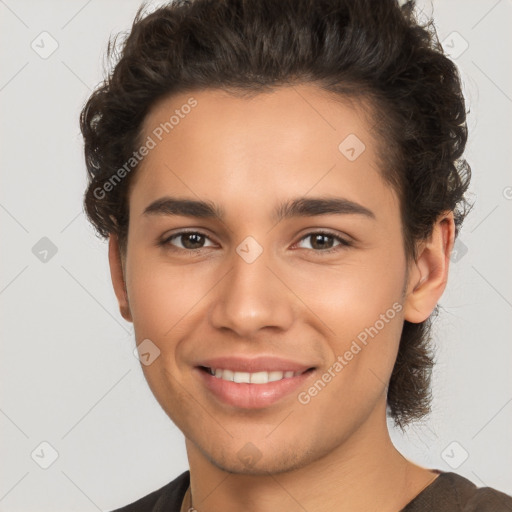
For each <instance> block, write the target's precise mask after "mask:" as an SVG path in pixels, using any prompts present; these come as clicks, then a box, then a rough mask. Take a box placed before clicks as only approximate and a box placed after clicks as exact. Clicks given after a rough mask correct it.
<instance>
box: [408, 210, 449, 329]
mask: <svg viewBox="0 0 512 512" xmlns="http://www.w3.org/2000/svg"><path fill="white" fill-rule="evenodd" d="M454 239H455V223H454V218H453V212H449V213H447V214H443V215H441V216H440V217H439V219H438V220H437V221H436V223H435V225H434V227H433V230H432V234H431V236H430V238H429V239H428V240H426V241H423V242H421V243H420V245H419V248H418V256H417V258H416V261H415V262H414V263H413V264H412V268H411V269H410V271H409V282H408V283H407V290H408V291H407V296H406V298H405V302H404V318H405V320H407V321H409V322H411V323H420V322H423V321H424V320H426V319H427V318H428V317H429V316H430V314H431V313H432V311H433V310H434V308H435V307H436V305H437V303H438V302H439V299H440V298H441V295H442V294H443V292H444V290H445V288H446V283H447V282H448V269H449V264H450V254H451V251H452V249H453V243H454Z"/></svg>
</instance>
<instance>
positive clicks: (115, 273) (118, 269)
mask: <svg viewBox="0 0 512 512" xmlns="http://www.w3.org/2000/svg"><path fill="white" fill-rule="evenodd" d="M108 261H109V265H110V277H111V279H112V285H113V287H114V292H115V294H116V297H117V302H118V303H119V311H120V312H121V316H122V317H123V318H124V319H125V320H127V321H128V322H132V321H133V319H132V314H131V312H130V305H129V303H128V293H127V291H126V283H125V277H124V270H123V261H122V257H121V251H120V248H119V239H118V237H117V236H116V235H110V238H109V243H108Z"/></svg>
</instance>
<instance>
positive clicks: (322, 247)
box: [299, 232, 350, 252]
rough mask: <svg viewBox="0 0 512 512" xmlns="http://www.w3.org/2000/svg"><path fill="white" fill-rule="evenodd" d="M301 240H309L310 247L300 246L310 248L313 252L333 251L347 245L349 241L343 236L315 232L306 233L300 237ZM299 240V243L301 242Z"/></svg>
mask: <svg viewBox="0 0 512 512" xmlns="http://www.w3.org/2000/svg"><path fill="white" fill-rule="evenodd" d="M302 241H309V245H310V247H302V248H304V249H312V250H313V251H315V252H334V251H336V250H338V249H342V248H343V247H349V246H350V243H349V242H347V241H346V240H344V239H343V238H341V237H339V236H337V235H334V234H332V233H324V232H316V233H308V234H307V235H306V236H304V237H302V238H301V242H302ZM301 242H299V244H300V243H301Z"/></svg>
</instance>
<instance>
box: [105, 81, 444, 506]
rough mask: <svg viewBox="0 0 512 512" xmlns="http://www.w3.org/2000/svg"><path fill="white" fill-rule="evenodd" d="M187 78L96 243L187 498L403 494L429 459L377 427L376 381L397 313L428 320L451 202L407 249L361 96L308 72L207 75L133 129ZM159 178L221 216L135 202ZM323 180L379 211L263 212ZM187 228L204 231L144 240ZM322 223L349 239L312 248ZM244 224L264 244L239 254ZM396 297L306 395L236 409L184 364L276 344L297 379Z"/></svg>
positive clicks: (197, 502)
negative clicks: (313, 79) (212, 83)
mask: <svg viewBox="0 0 512 512" xmlns="http://www.w3.org/2000/svg"><path fill="white" fill-rule="evenodd" d="M191 96H193V97H194V98H195V99H196V100H197V102H198V104H197V106H196V107H195V108H194V109H193V110H192V111H191V113H190V114H188V115H187V116H186V117H185V118H184V119H182V120H180V123H179V124H178V125H177V126H175V127H174V129H173V131H172V132H171V133H169V134H168V135H166V136H165V137H164V138H163V140H162V141H161V142H159V143H158V144H157V146H156V147H155V148H154V149H152V150H151V151H150V152H149V154H148V155H147V156H146V157H145V159H144V160H143V162H142V164H141V166H140V168H139V169H138V170H137V173H136V174H135V175H134V176H133V179H132V183H131V189H130V195H129V212H130V224H129V231H128V243H127V249H126V253H121V251H120V249H119V245H118V240H117V238H116V237H115V236H111V237H110V244H109V260H110V266H111V273H112V282H113V286H114V289H115V292H116V296H117V298H118V301H119V307H120V311H121V313H122V315H123V317H124V318H125V319H126V320H128V321H131V322H133V324H134V330H135V336H136V341H137V343H140V342H141V341H142V340H144V339H147V338H148V339H150V340H151V341H152V342H153V343H154V344H155V345H157V346H158V348H159V350H160V356H159V357H158V358H156V359H155V360H154V362H152V363H151V364H150V365H148V366H144V365H143V366H142V368H143V371H144V374H145V377H146V379H147V382H148V384H149V386H150V388H151V390H152V392H153V393H154V395H155V397H156V399H157V400H158V402H159V403H160V405H161V406H162V408H163V409H164V410H165V412H166V413H167V414H168V415H169V417H170V418H171V419H172V421H174V422H175V423H176V425H177V426H178V427H179V428H180V429H181V430H182V432H183V433H184V435H185V437H186V448H187V454H188V459H189V464H190V472H191V493H192V504H193V506H194V507H195V508H196V509H197V510H198V511H199V512H206V511H207V512H217V511H219V512H220V511H221V510H222V511H223V512H229V511H235V510H247V511H253V512H258V511H268V510H279V509H281V510H287V511H303V510H308V511H310V512H312V511H323V512H325V511H334V510H342V509H343V510H350V511H352V512H357V511H366V512H367V511H372V510H375V511H377V510H378V511H380V512H385V511H396V510H399V509H401V508H402V507H403V506H405V505H406V504H407V503H408V502H409V501H410V500H411V499H412V498H413V497H414V496H416V495H417V494H418V493H419V492H420V491H421V490H422V489H423V488H425V487H426V486H427V485H428V484H429V483H430V482H432V481H433V479H435V474H434V473H433V472H431V471H429V470H427V469H425V468H422V467H420V466H417V465H415V464H413V463H412V462H410V461H408V460H407V459H405V458H404V457H403V456H402V455H401V454H400V453H399V452H398V451H397V450H396V449H395V447H394V446H393V444H392V443H391V440H390V437H389V433H388V429H387V426H386V416H385V412H386V386H387V383H388V382H389V379H390V375H391V372H392V369H393V365H394V362H395V358H396V354H397V351H398V344H399V340H400V332H401V329H402V325H403V321H404V320H405V319H406V320H408V321H411V322H421V321H423V320H425V319H426V318H427V317H428V316H429V315H430V313H431V312H432V310H433V308H434V307H435V305H436V304H437V302H438V300H439V298H440V297H441V295H442V293H443V291H444V289H445V286H446V282H447V278H448V265H449V255H450V252H451V250H452V247H453V241H454V222H453V215H452V213H451V212H446V213H445V214H443V215H442V216H440V218H439V219H438V221H437V222H436V224H435V226H434V229H433V232H432V236H431V238H430V239H429V240H425V241H423V242H422V243H421V244H419V247H418V258H417V261H415V262H409V263H408V262H407V260H406V257H405V254H404V245H403V239H402V231H401V221H400V212H399V202H398V198H397V195H396V193H395V192H394V190H393V189H392V188H391V187H390V185H389V184H388V183H387V182H385V181H384V180H383V178H382V176H381V172H380V170H379V167H378V159H377V153H376V151H377V147H378V146H377V144H378V141H376V140H375V139H374V138H373V136H372V134H371V133H370V131H369V126H370V124H369V121H368V118H367V116H365V115H364V113H363V110H362V108H360V107H361V105H359V104H357V103H356V104H348V103H346V102H345V103H344V102H340V101H336V100H335V99H334V98H333V97H332V96H330V95H328V94H326V93H325V92H323V91H321V90H320V89H318V88H316V87H315V86H313V85H301V86H296V87H283V88H281V89H277V90H276V91H275V92H273V93H272V94H258V95H256V96H255V97H253V98H250V99H249V98H236V97H234V96H231V95H229V94H227V93H226V92H223V91H220V90H211V89H210V90H203V91H199V92H194V93H193V94H192V93H188V94H185V93H183V94H179V95H175V96H172V97H169V98H165V99H164V100H161V101H159V102H158V103H157V104H155V105H154V107H153V108H152V110H151V111H150V113H149V114H148V116H147V118H146V120H145V123H144V138H145V137H146V136H147V135H150V134H151V133H152V130H153V129H154V128H155V127H156V126H158V125H159V123H161V122H165V121H166V120H168V119H169V117H170V115H172V114H173V112H174V110H175V109H177V108H178V109H179V108H180V106H181V105H183V104H184V103H186V102H187V100H188V99H189V98H190V97H191ZM349 134H356V135H357V137H358V138H359V139H360V140H361V141H363V142H364V144H365V146H366V149H365V151H364V152H363V153H362V154H361V155H360V156H359V157H358V158H357V159H356V160H355V161H353V162H351V161H349V160H348V159H347V158H346V157H345V156H344V155H343V154H342V153H341V152H340V150H339V149H338V145H339V144H340V142H341V141H343V140H344V139H345V138H346V137H347V136H348V135H349ZM164 196H174V197H180V198H190V199H193V200H198V199H201V200H207V201H212V202H214V203H215V204H217V205H219V207H222V209H223V210H224V212H225V217H224V218H223V220H222V221H219V220H217V219H204V218H200V219H198V218H194V217H185V216H172V215H163V214H160V215H158V214H154V215H147V214H144V210H145V208H146V207H147V206H148V205H149V204H151V203H152V202H153V201H155V200H157V199H160V198H161V197H164ZM334 196H336V197H343V198H346V199H349V200H351V201H354V202H356V203H358V204H360V205H362V206H364V207H365V208H367V209H369V210H371V211H372V212H373V213H374V216H375V218H370V217H367V216H364V215H360V214H353V213H352V214H324V215H316V216H312V217H296V218H290V219H285V220H282V221H281V222H278V223H276V222H275V221H273V220H272V218H271V214H272V211H273V208H274V206H275V205H276V204H277V203H280V202H283V201H287V200H290V199H294V198H297V197H308V198H310V197H334ZM183 229H187V230H192V231H194V230H197V231H199V232H200V233H202V234H205V235H206V237H207V238H205V239H204V240H203V239H199V240H200V243H199V244H198V243H197V239H194V238H192V239H191V238H190V236H189V237H184V238H183V237H181V238H180V237H175V238H174V239H172V243H171V241H168V243H167V245H166V246H161V245H158V241H159V240H162V239H164V238H165V237H169V236H170V235H172V234H176V233H178V232H179V231H181V230H183ZM319 230H328V231H329V232H330V233H331V234H333V235H338V236H340V237H342V238H345V239H346V240H351V241H352V245H351V246H349V247H346V246H343V245H341V246H340V245H339V242H338V241H337V240H336V239H334V238H327V239H326V240H325V243H326V244H327V248H334V249H335V251H334V252H332V253H329V254H324V253H323V250H322V247H320V248H318V245H314V244H315V237H311V236H307V235H308V234H309V235H311V233H313V234H314V233H316V232H317V231H319ZM247 236H252V237H253V238H254V239H255V240H256V241H257V242H258V243H259V245H260V246H261V247H262V248H263V252H262V254H261V255H260V256H259V257H258V258H257V259H256V260H255V261H254V262H253V263H250V264H249V263H247V262H246V261H245V260H244V259H243V258H241V257H240V256H239V254H238V253H237V252H236V248H237V247H238V245H239V244H240V243H241V242H242V241H243V240H244V239H245V238H246V237H247ZM191 242H192V243H191ZM194 243H196V245H195V246H194V245H193V244H194ZM173 244H174V245H173ZM185 244H188V245H185ZM201 244H202V247H203V248H200V249H194V247H201ZM173 247H174V250H173V249H172V248H173ZM183 247H192V250H190V251H188V252H187V251H186V250H185V249H183ZM193 251H196V252H195V255H192V254H191V253H192V252H193ZM407 271H408V272H407ZM407 275H408V279H406V278H407ZM393 304H399V305H401V306H402V309H401V311H400V312H398V313H397V314H396V316H395V317H394V318H393V319H392V320H390V321H389V322H388V323H386V325H385V327H384V328H383V329H381V330H380V331H379V332H378V335H377V336H375V338H373V339H372V340H371V342H369V343H368V345H367V346H365V347H364V348H363V349H362V350H361V352H359V353H358V354H357V356H355V357H354V358H353V359H352V360H351V361H350V362H349V363H348V364H347V365H346V366H345V367H344V369H343V370H342V371H341V372H339V373H338V374H337V375H336V377H335V378H333V379H332V381H331V382H329V383H328V385H327V386H326V387H325V388H324V389H323V390H322V391H321V392H320V393H318V395H317V396H315V397H314V398H312V399H311V401H310V402H309V403H308V404H307V405H302V404H301V403H299V402H298V400H297V393H292V394H291V395H289V396H287V397H285V398H284V399H281V400H280V401H279V402H277V403H275V404H273V405H272V406H269V407H266V408H264V409H258V410H241V409H237V408H234V407H231V406H228V405H225V404H223V403H221V402H219V401H218V400H217V399H216V398H215V397H214V396H213V395H212V394H211V393H210V392H209V391H208V390H207V389H206V388H205V387H204V385H203V384H202V381H201V380H200V379H199V378H198V377H197V374H196V372H195V371H194V370H193V365H194V363H196V362H197V361H198V360H199V359H201V358H202V359H205V358H208V357H215V356H221V355H233V354H237V355H247V356H254V355H260V354H264V355H275V356H281V357H284V358H288V359H292V360H294V361H301V362H308V363H310V364H311V366H315V367H316V370H315V373H314V375H313V376H311V377H310V379H309V380H308V381H307V384H306V385H305V386H304V387H303V388H302V390H307V389H308V388H309V387H310V386H311V385H312V383H313V382H314V381H315V380H316V379H317V378H318V377H319V376H320V375H322V374H323V373H324V372H325V371H327V369H328V368H329V367H331V366H332V364H333V362H334V361H335V360H336V357H337V355H339V354H343V353H345V351H346V350H348V349H349V347H350V344H351V343H352V341H353V340H354V339H356V337H357V335H358V334H359V333H360V332H361V331H363V330H364V329H365V328H366V327H369V326H373V325H374V324H375V322H376V321H377V320H378V319H379V318H380V315H381V314H384V313H386V311H387V310H389V309H390V308H391V307H392V305H393ZM299 391H300V390H299ZM247 443H252V445H254V446H255V447H256V450H257V453H258V454H259V460H258V461H257V462H256V463H255V464H254V465H247V464H246V463H244V461H243V460H241V458H239V452H240V450H242V449H243V448H244V446H246V444H247Z"/></svg>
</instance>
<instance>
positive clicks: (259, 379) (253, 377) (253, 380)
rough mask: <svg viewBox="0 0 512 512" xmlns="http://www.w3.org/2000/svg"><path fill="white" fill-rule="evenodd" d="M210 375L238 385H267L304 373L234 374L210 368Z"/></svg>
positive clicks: (229, 371) (230, 371)
mask: <svg viewBox="0 0 512 512" xmlns="http://www.w3.org/2000/svg"><path fill="white" fill-rule="evenodd" d="M208 373H210V374H211V375H215V377H217V378H218V379H224V380H229V381H231V382H236V383H247V384H267V383H268V382H276V381H278V380H282V379H290V378H291V377H295V376H297V375H301V374H302V372H293V371H286V372H277V371H271V372H254V373H249V372H233V371H232V370H223V369H221V368H208Z"/></svg>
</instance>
